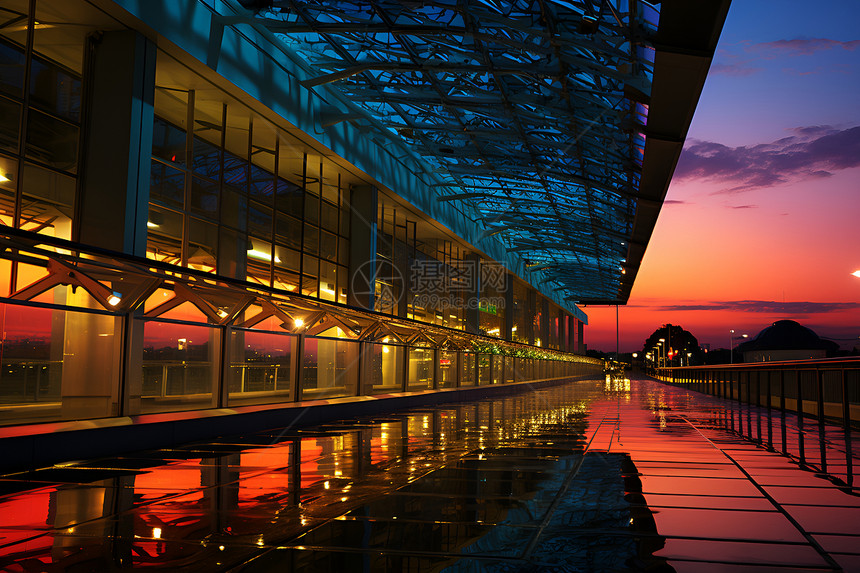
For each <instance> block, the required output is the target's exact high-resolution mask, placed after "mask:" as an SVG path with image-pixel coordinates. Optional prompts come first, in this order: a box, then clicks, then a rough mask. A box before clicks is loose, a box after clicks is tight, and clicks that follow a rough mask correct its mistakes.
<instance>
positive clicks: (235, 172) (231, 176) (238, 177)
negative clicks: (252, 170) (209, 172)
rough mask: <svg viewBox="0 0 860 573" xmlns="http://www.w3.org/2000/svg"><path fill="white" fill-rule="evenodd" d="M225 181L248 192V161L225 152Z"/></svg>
mask: <svg viewBox="0 0 860 573" xmlns="http://www.w3.org/2000/svg"><path fill="white" fill-rule="evenodd" d="M224 182H225V183H227V184H228V185H230V186H231V187H233V188H234V189H236V190H237V191H240V192H242V193H247V192H248V162H247V161H245V160H244V159H241V158H239V157H236V156H235V155H233V154H232V153H229V152H227V151H225V152H224Z"/></svg>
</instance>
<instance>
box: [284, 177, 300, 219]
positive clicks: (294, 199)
mask: <svg viewBox="0 0 860 573" xmlns="http://www.w3.org/2000/svg"><path fill="white" fill-rule="evenodd" d="M303 198H304V192H303V191H302V188H301V187H300V186H298V185H296V184H295V183H291V182H289V181H286V180H284V179H280V178H279V179H278V197H277V209H278V211H280V212H282V213H289V214H290V215H295V216H296V217H301V216H302V212H303V211H304V199H303Z"/></svg>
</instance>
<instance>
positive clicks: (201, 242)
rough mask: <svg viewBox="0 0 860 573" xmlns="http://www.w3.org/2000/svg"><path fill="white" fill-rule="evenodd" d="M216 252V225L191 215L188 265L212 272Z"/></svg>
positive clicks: (216, 258)
mask: <svg viewBox="0 0 860 573" xmlns="http://www.w3.org/2000/svg"><path fill="white" fill-rule="evenodd" d="M217 252H218V227H217V226H215V225H213V224H212V223H207V222H205V221H201V220H200V219H195V218H193V217H192V218H191V220H190V222H189V224H188V266H189V267H191V268H193V269H197V270H201V271H206V272H210V273H214V272H215V267H216V264H217V260H218V256H217Z"/></svg>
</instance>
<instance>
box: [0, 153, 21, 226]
mask: <svg viewBox="0 0 860 573" xmlns="http://www.w3.org/2000/svg"><path fill="white" fill-rule="evenodd" d="M17 179H18V162H17V161H15V160H14V159H12V158H10V157H4V156H2V155H0V225H6V226H8V227H13V226H14V225H15V221H14V217H15V190H16V189H17V187H18V186H17V185H16V180H17Z"/></svg>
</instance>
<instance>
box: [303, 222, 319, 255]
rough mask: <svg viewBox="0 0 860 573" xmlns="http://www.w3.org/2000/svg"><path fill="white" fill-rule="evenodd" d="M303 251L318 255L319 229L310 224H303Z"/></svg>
mask: <svg viewBox="0 0 860 573" xmlns="http://www.w3.org/2000/svg"><path fill="white" fill-rule="evenodd" d="M304 242H305V253H307V254H310V255H319V252H320V230H319V228H317V227H314V226H312V225H308V224H305V241H304Z"/></svg>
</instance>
